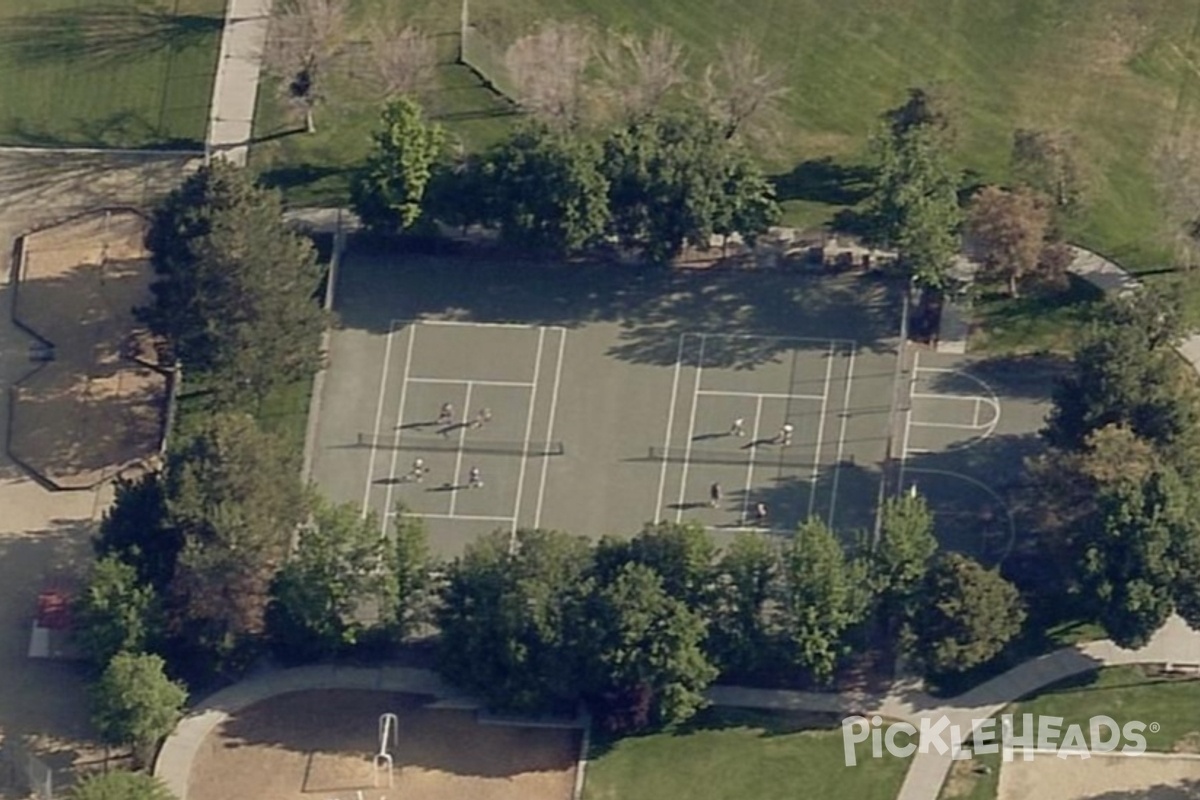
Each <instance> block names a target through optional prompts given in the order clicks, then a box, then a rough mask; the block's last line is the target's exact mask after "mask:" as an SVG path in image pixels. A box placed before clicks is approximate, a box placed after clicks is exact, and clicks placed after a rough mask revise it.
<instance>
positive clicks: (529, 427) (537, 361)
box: [509, 328, 546, 549]
mask: <svg viewBox="0 0 1200 800" xmlns="http://www.w3.org/2000/svg"><path fill="white" fill-rule="evenodd" d="M545 343H546V329H545V328H539V329H538V343H537V355H535V356H534V357H533V384H532V386H531V388H530V390H529V414H528V416H526V417H525V449H524V451H523V452H522V453H521V468H520V470H519V471H518V472H517V504H516V507H515V508H513V522H512V536H511V538H510V539H509V549H512V547H513V546H515V544H516V536H517V520H518V519H520V517H521V495H522V493H523V492H524V491H525V468H526V467H527V466H528V465H529V442H530V440H531V439H532V437H533V409H534V408H535V407H536V406H537V385H538V375H540V374H541V371H542V346H543V345H545Z"/></svg>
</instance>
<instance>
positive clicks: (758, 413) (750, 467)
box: [742, 397, 763, 520]
mask: <svg viewBox="0 0 1200 800" xmlns="http://www.w3.org/2000/svg"><path fill="white" fill-rule="evenodd" d="M762 407H763V399H762V398H761V397H760V398H758V404H757V405H756V406H755V407H754V429H753V430H752V431H751V434H750V435H751V436H752V437H753V438H751V439H750V441H752V442H757V441H758V423H759V420H761V419H762ZM753 485H754V450H753V449H752V450H751V451H750V456H749V458H748V459H747V460H746V491H745V493H744V494H743V495H742V519H743V520H744V519H747V518H749V516H750V488H751V487H752V486H753Z"/></svg>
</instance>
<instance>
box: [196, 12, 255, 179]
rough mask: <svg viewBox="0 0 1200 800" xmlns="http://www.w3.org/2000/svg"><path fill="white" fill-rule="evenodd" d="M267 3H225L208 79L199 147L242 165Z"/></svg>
mask: <svg viewBox="0 0 1200 800" xmlns="http://www.w3.org/2000/svg"><path fill="white" fill-rule="evenodd" d="M270 16H271V0H229V2H228V3H227V4H226V6H225V27H224V30H223V31H222V33H221V53H220V56H219V57H218V60H217V74H216V79H215V80H214V81H213V93H212V105H211V106H210V108H209V112H208V135H207V138H206V141H205V149H206V150H207V151H208V152H209V153H210V154H213V155H216V154H219V155H221V156H222V157H223V158H225V159H227V160H228V161H231V162H233V163H234V164H237V165H238V166H239V167H244V166H246V159H247V156H248V155H249V150H250V140H251V139H252V138H253V136H254V108H255V105H256V104H257V102H258V80H259V77H260V75H261V73H262V62H263V49H264V48H265V47H266V43H267V25H268V22H269V21H270Z"/></svg>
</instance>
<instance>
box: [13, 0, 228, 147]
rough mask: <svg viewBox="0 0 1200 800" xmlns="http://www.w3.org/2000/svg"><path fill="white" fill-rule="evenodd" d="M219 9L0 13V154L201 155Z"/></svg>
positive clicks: (64, 2)
mask: <svg viewBox="0 0 1200 800" xmlns="http://www.w3.org/2000/svg"><path fill="white" fill-rule="evenodd" d="M224 10H225V2H224V0H100V2H97V3H84V2H79V0H8V1H7V2H4V3H0V144H9V145H28V146H57V147H65V146H75V147H122V148H200V147H203V142H204V138H205V134H206V129H207V124H208V109H209V98H210V96H211V92H212V85H213V76H214V74H215V72H216V64H217V55H218V50H219V47H220V35H221V28H222V25H223V22H224Z"/></svg>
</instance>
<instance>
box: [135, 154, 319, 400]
mask: <svg viewBox="0 0 1200 800" xmlns="http://www.w3.org/2000/svg"><path fill="white" fill-rule="evenodd" d="M147 244H148V246H149V249H150V251H151V253H152V262H153V265H154V269H155V272H156V273H157V275H158V280H157V281H156V282H155V283H154V285H153V287H152V288H153V290H154V304H153V305H152V306H150V307H148V308H142V309H139V314H140V316H141V317H142V319H143V320H144V321H145V322H146V323H147V324H148V325H149V326H150V328H151V329H152V330H153V331H154V332H155V333H157V334H160V335H162V336H164V337H166V340H167V342H168V343H169V345H170V349H171V352H172V353H173V355H174V357H175V358H177V359H179V360H180V361H181V362H182V364H183V366H184V369H185V372H186V373H187V374H189V375H195V374H199V375H200V376H202V380H201V382H202V384H203V385H205V386H206V388H209V389H211V390H212V391H214V392H215V394H216V397H217V399H218V401H220V402H222V403H227V404H237V403H240V402H242V401H244V400H245V399H247V397H249V398H250V399H253V400H257V401H259V402H261V400H262V398H263V397H264V396H265V395H266V394H267V393H269V392H270V391H271V390H272V389H273V388H275V387H276V386H280V385H284V384H287V383H290V382H293V381H296V380H300V379H304V378H308V377H311V375H312V374H313V373H314V372H315V371H316V370H317V368H318V367H319V366H320V363H321V353H320V350H319V344H320V334H321V330H322V329H323V327H324V325H325V321H326V318H325V314H324V312H323V311H322V310H321V308H320V307H319V306H318V304H317V303H316V301H315V299H314V294H315V292H316V290H317V287H318V284H319V282H320V279H321V271H320V269H319V268H318V266H317V259H316V254H315V252H314V251H313V248H312V246H311V245H310V244H309V243H308V242H307V241H306V240H304V239H303V238H301V237H300V236H299V235H298V234H296V233H294V232H292V231H291V230H290V229H288V228H287V226H286V225H285V223H284V221H283V207H282V205H281V201H280V198H279V194H278V193H277V192H274V191H268V190H265V189H261V188H259V187H257V186H255V185H254V183H253V181H252V179H251V177H250V176H249V174H248V173H247V172H246V171H245V170H243V169H240V168H238V167H235V166H233V165H231V164H228V163H226V162H224V161H222V160H216V161H214V162H213V163H212V164H211V165H209V166H207V167H202V168H201V169H200V170H199V171H197V172H196V173H195V174H194V175H192V176H191V177H189V178H188V179H187V180H186V181H185V182H184V184H183V186H182V187H181V188H179V189H178V190H176V191H175V192H173V193H172V194H171V195H170V196H169V197H168V198H167V199H166V201H165V202H164V203H163V205H162V206H160V207H159V208H158V209H157V211H156V212H155V214H154V219H153V224H152V226H151V229H150V232H149V234H148V236H147Z"/></svg>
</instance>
